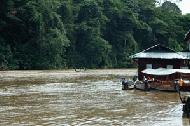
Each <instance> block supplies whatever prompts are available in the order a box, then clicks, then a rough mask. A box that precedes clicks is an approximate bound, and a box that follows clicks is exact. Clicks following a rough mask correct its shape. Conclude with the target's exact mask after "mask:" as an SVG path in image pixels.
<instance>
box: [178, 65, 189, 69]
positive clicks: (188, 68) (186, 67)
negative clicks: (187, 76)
mask: <svg viewBox="0 0 190 126" xmlns="http://www.w3.org/2000/svg"><path fill="white" fill-rule="evenodd" d="M180 69H189V68H188V67H185V66H183V67H182V66H181V67H180Z"/></svg>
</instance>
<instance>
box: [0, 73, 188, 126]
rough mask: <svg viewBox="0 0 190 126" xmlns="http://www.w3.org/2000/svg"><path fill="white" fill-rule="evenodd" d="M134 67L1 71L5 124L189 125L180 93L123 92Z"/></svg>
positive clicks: (0, 121)
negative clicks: (125, 80)
mask: <svg viewBox="0 0 190 126" xmlns="http://www.w3.org/2000/svg"><path fill="white" fill-rule="evenodd" d="M133 74H135V70H87V71H81V72H75V71H72V70H68V71H4V72H0V79H1V82H0V125H2V126H9V125H10V126H22V125H23V126H34V125H35V126H36V125H38V126H59V125H61V126H90V125H93V126H94V125H96V126H102V125H103V126H104V125H108V126H111V125H114V126H187V125H189V120H188V119H187V118H183V117H182V104H181V102H180V99H179V97H178V94H177V93H174V92H173V93H172V92H159V91H150V92H143V91H139V90H129V91H123V90H121V82H120V78H121V77H123V76H131V75H133Z"/></svg>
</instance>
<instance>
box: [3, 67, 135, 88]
mask: <svg viewBox="0 0 190 126" xmlns="http://www.w3.org/2000/svg"><path fill="white" fill-rule="evenodd" d="M136 72H137V69H88V70H86V71H80V72H76V71H75V69H68V70H16V71H15V70H13V71H0V85H1V86H3V85H4V86H5V85H7V84H10V85H12V84H36V83H37V84H45V83H59V82H71V83H72V82H77V81H80V80H97V79H100V80H101V79H107V80H109V79H120V78H121V77H131V76H134V75H135V74H136Z"/></svg>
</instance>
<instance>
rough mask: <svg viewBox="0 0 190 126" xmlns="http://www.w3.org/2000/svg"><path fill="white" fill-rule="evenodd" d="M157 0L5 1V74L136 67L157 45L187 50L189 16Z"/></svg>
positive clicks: (1, 55) (0, 43) (0, 62)
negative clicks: (134, 58) (139, 55)
mask: <svg viewBox="0 0 190 126" xmlns="http://www.w3.org/2000/svg"><path fill="white" fill-rule="evenodd" d="M156 2H157V0H35V1H34V0H1V4H0V69H60V68H74V67H88V68H113V67H117V68H123V67H131V66H132V62H131V59H130V58H129V56H130V55H132V54H134V53H136V52H138V51H140V50H143V49H145V48H148V47H150V46H152V45H154V44H158V43H161V44H164V45H167V46H169V47H171V48H173V49H175V50H176V51H181V50H183V49H186V47H187V46H186V43H183V38H184V34H185V33H186V32H187V31H188V30H189V26H190V15H188V14H187V15H182V14H181V10H180V9H179V8H178V6H177V5H176V4H175V3H172V2H170V1H165V2H164V3H163V4H162V5H160V6H158V5H156Z"/></svg>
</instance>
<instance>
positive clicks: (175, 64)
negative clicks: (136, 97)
mask: <svg viewBox="0 0 190 126" xmlns="http://www.w3.org/2000/svg"><path fill="white" fill-rule="evenodd" d="M189 40H190V32H188V33H187V34H186V37H185V41H187V42H188V41H189ZM188 44H189V50H186V51H182V52H176V51H174V50H173V49H171V48H168V47H166V46H163V45H160V44H157V45H154V46H152V47H150V48H148V49H145V50H143V51H142V52H139V53H136V54H134V55H132V56H131V58H132V59H133V60H134V61H135V63H136V64H137V66H138V77H137V78H138V81H136V82H135V86H136V88H139V89H143V90H147V89H158V90H166V91H176V88H179V89H181V90H184V91H185V90H186V91H190V69H189V68H190V42H189V43H188ZM145 80H148V82H147V83H145ZM139 85H140V86H139ZM176 86H178V87H176Z"/></svg>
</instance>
